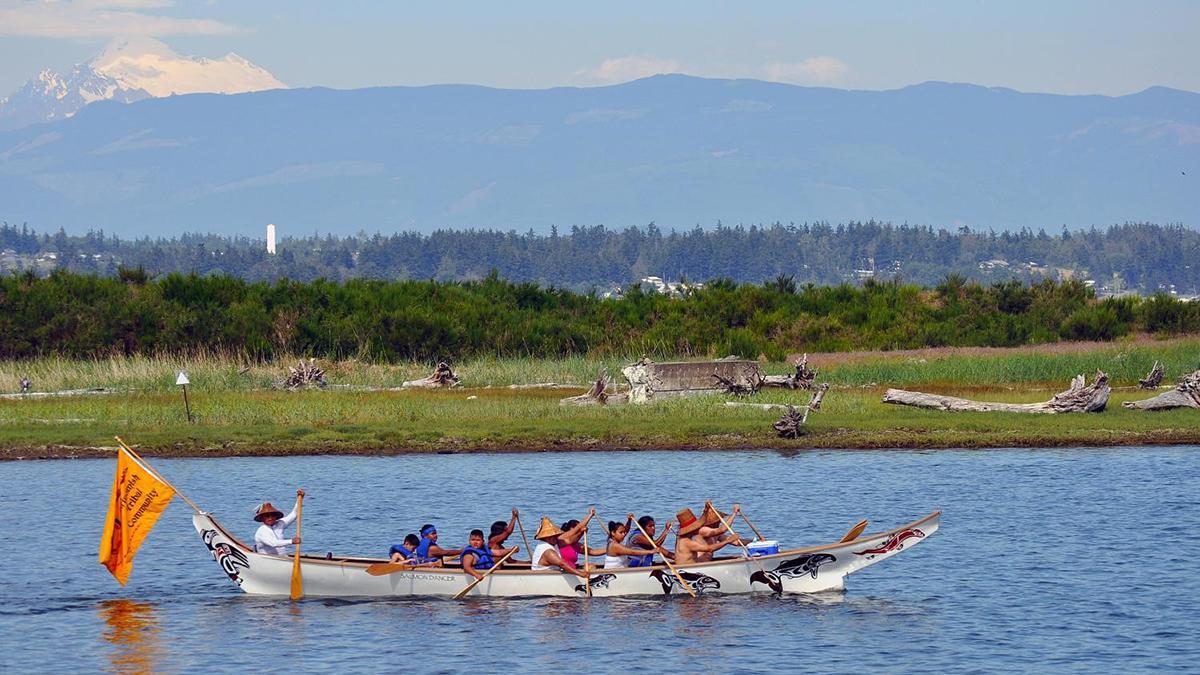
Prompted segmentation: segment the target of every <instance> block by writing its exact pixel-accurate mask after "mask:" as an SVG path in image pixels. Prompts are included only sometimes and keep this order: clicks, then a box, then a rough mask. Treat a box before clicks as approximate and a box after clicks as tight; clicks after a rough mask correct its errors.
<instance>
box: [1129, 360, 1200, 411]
mask: <svg viewBox="0 0 1200 675" xmlns="http://www.w3.org/2000/svg"><path fill="white" fill-rule="evenodd" d="M1122 405H1124V406H1125V407H1126V408H1132V409H1134V410H1173V409H1175V408H1200V370H1197V371H1195V372H1193V373H1192V374H1191V375H1185V376H1183V378H1182V379H1180V380H1179V384H1177V385H1175V388H1174V389H1172V390H1171V391H1167V392H1163V393H1161V394H1159V395H1158V396H1155V397H1153V398H1147V399H1143V400H1141V401H1126V402H1125V403H1123V404H1122Z"/></svg>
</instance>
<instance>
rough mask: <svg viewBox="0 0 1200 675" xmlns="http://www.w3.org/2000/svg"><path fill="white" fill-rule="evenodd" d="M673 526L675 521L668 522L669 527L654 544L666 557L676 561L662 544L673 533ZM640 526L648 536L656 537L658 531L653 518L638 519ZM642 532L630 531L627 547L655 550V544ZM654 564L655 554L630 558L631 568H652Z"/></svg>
mask: <svg viewBox="0 0 1200 675" xmlns="http://www.w3.org/2000/svg"><path fill="white" fill-rule="evenodd" d="M673 524H674V522H673V521H667V526H666V527H664V528H663V531H662V534H660V535H658V537H657V538H655V540H654V544H657V545H658V548H659V550H661V551H662V552H663V553H665V554H666V556H667V557H668V558H670V559H672V560H674V559H675V556H674V554H672V553H671V552H670V551H668V550H666V549H664V548H662V544H663V542H664V541H666V539H667V533H669V532H670V531H671V525H673ZM638 525H641V526H642V530H645V531H646V534H648V535H650V536H651V537H653V536H654V530H655V529H657V525H656V523H655V522H654V518H651V517H650V516H642V517H641V518H638ZM642 530H639V529H637V528H633V529H631V530H629V536H628V537H626V538H625V545H626V546H628V547H630V548H642V549H654V544H651V543H650V540H649V539H647V538H646V536H645V535H643V534H642ZM653 564H654V554H653V553H650V554H649V555H639V556H633V555H631V556H629V567H650V566H651V565H653Z"/></svg>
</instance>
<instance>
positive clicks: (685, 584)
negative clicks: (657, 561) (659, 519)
mask: <svg viewBox="0 0 1200 675" xmlns="http://www.w3.org/2000/svg"><path fill="white" fill-rule="evenodd" d="M629 519H630V520H633V514H632V513H631V514H629ZM633 524H634V525H637V529H638V530H639V531H640V532H641V533H642V536H643V537H645V538H646V540H647V541H649V542H650V545H651V546H653V547H654V550H655V551H658V554H659V555H661V556H662V559H663V562H665V563H666V564H667V567H668V568H669V569H670V570H671V574H674V575H675V578H676V579H678V580H679V584H680V585H681V586H683V590H685V591H687V592H688V595H690V596H692V597H693V598H694V597H696V591H693V590H692V587H691V586H689V585H688V582H686V581H684V580H683V575H681V574H680V573H679V570H677V569H675V566H674V565H672V564H671V561H670V560H667V552H666V551H664V550H663V548H662V547H661V546H659V545H658V542H656V541H654V537H651V536H650V534H649V533H648V532H646V529H645V528H643V527H642V524H641V523H639V522H638V521H636V520H633Z"/></svg>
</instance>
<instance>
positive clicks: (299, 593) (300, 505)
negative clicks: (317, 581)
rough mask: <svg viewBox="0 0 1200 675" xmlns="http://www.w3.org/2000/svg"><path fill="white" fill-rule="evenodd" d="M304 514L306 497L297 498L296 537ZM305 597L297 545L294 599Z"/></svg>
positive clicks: (298, 534) (293, 561)
mask: <svg viewBox="0 0 1200 675" xmlns="http://www.w3.org/2000/svg"><path fill="white" fill-rule="evenodd" d="M303 512H304V495H303V494H297V496H296V537H299V536H300V516H301V514H303ZM303 597H304V582H303V581H302V580H301V579H300V544H296V555H295V556H294V557H293V558H292V599H293V600H299V599H300V598H303Z"/></svg>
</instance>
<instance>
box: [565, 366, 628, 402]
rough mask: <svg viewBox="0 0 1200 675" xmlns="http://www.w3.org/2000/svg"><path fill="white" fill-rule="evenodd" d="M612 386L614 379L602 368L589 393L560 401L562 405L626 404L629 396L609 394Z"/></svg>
mask: <svg viewBox="0 0 1200 675" xmlns="http://www.w3.org/2000/svg"><path fill="white" fill-rule="evenodd" d="M610 384H612V378H611V377H609V375H608V369H607V368H601V369H600V372H599V373H597V374H596V381H595V382H593V383H592V386H591V387H589V388H588V390H587V392H585V393H583V394H580V395H579V396H568V397H567V398H564V399H562V400H560V401H559V404H560V405H614V404H618V403H626V402H627V400H628V398H629V397H628V396H627V395H625V394H618V393H616V392H612V393H609V391H608V388H609V385H610Z"/></svg>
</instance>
